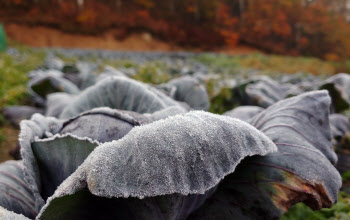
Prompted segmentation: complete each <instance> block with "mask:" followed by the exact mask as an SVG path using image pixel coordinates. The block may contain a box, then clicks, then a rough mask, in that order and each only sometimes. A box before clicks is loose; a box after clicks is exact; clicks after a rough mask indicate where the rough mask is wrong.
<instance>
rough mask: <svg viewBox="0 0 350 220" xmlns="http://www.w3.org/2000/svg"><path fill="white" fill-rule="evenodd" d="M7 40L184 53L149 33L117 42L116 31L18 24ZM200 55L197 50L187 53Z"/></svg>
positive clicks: (233, 51)
mask: <svg viewBox="0 0 350 220" xmlns="http://www.w3.org/2000/svg"><path fill="white" fill-rule="evenodd" d="M5 31H6V34H7V36H8V37H9V38H10V39H12V40H15V41H18V42H20V43H22V44H24V45H28V46H33V47H64V48H86V49H91V48H95V49H108V50H130V51H179V50H181V51H186V50H189V49H188V48H182V47H179V46H176V45H172V44H169V43H167V42H164V41H161V40H159V39H156V38H154V37H152V35H151V34H149V33H146V32H145V33H139V34H132V35H130V36H128V37H126V38H125V39H124V40H117V39H116V38H115V37H114V36H115V35H116V33H117V32H118V30H117V29H114V30H109V31H107V32H105V33H102V34H101V35H98V36H91V35H79V34H70V33H64V32H62V31H59V30H56V29H53V28H48V27H43V26H34V27H29V26H25V25H19V24H5ZM190 50H191V51H197V52H200V50H199V49H193V48H192V49H190ZM214 51H215V52H218V53H225V54H232V55H235V54H248V53H252V52H257V51H258V50H256V49H254V48H250V47H247V46H237V47H235V48H231V49H228V48H224V49H217V50H214Z"/></svg>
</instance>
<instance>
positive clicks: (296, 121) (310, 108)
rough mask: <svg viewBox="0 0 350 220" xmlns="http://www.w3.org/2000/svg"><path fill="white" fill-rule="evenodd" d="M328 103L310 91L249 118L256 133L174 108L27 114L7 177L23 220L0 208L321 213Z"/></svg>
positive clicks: (63, 212)
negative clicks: (297, 207)
mask: <svg viewBox="0 0 350 220" xmlns="http://www.w3.org/2000/svg"><path fill="white" fill-rule="evenodd" d="M329 104H330V99H329V96H328V94H327V92H324V91H320V92H311V93H306V94H303V95H300V96H296V97H294V98H290V99H286V100H283V101H280V102H277V103H276V104H274V105H272V106H271V107H269V108H268V109H266V110H262V111H261V109H259V112H260V113H257V114H256V115H255V116H253V118H252V119H251V120H249V121H250V122H251V123H252V125H254V126H255V127H256V128H258V129H260V130H261V131H259V130H257V129H256V128H254V127H253V126H251V125H249V124H248V123H245V122H243V121H240V120H238V119H233V118H231V117H227V116H219V115H215V114H211V113H207V112H202V111H192V112H189V113H182V112H181V111H183V109H182V108H177V107H178V105H175V106H170V107H169V108H165V109H162V110H160V111H158V112H155V113H152V114H150V113H145V114H140V113H137V112H132V111H124V110H116V109H109V108H97V109H92V110H90V111H86V112H83V113H81V114H79V115H78V116H75V117H72V118H70V119H64V120H62V119H56V118H53V117H44V116H42V115H40V114H35V115H34V116H33V117H32V119H31V120H26V121H23V122H22V123H21V129H22V131H21V135H20V143H21V147H22V149H21V153H22V156H23V164H24V172H23V173H18V174H16V175H18V177H17V178H16V179H18V180H20V179H24V180H25V181H26V182H25V184H20V185H21V187H20V188H19V189H21V190H24V189H26V190H27V193H29V194H28V196H27V197H28V199H30V201H29V200H28V201H27V200H24V202H26V203H27V202H28V204H31V209H32V211H33V212H29V210H27V209H23V207H21V209H17V208H13V207H16V206H14V205H12V204H16V203H18V202H19V201H18V200H17V199H16V198H14V197H11V198H10V199H9V198H6V202H7V203H4V202H3V201H5V199H4V197H3V195H0V206H2V207H4V208H6V209H7V210H8V211H13V212H15V213H17V214H23V215H25V216H27V217H29V218H33V217H36V218H39V219H52V218H57V219H65V218H67V219H96V218H103V219H110V218H121V219H229V218H238V219H262V218H266V217H268V218H278V217H280V216H281V215H282V214H283V212H285V211H286V210H287V209H288V208H289V207H290V206H291V205H293V204H295V203H296V202H299V201H302V202H305V203H306V204H307V205H309V206H310V207H311V208H313V209H320V208H322V207H329V206H331V205H332V204H333V203H334V202H335V201H336V197H337V193H338V190H339V188H340V185H341V178H340V175H339V173H338V172H337V170H336V169H335V168H334V166H333V165H332V163H335V161H336V156H335V154H334V152H333V151H332V148H331V146H332V145H331V138H330V134H331V132H330V127H329V119H328V116H329V112H328V107H329ZM179 113H180V114H179ZM169 115H175V116H171V117H167V116H169ZM162 118H163V119H162ZM164 118H165V119H164ZM263 133H265V134H263ZM315 137H318V138H315ZM276 150H278V151H277V152H276ZM20 163H22V162H20ZM305 164H308V165H307V166H304V165H305ZM2 167H4V169H7V168H6V163H5V164H2V165H0V170H1V168H2ZM20 175H22V176H20ZM1 178H5V180H6V178H7V177H6V176H4V177H2V173H1V172H0V182H1ZM22 182H24V181H22ZM252 183H255V184H256V186H255V187H252V186H251V184H252ZM22 187H26V188H24V189H22ZM28 190H29V191H28ZM276 193H278V194H281V195H285V196H283V197H279V196H278V194H276ZM22 200H23V199H22ZM29 202H30V203H29ZM235 204H240V205H239V206H236V205H235ZM255 210H260V211H259V212H257V211H255ZM0 211H1V210H0ZM2 212H5V213H6V214H5V215H15V214H14V213H10V212H7V211H6V210H5V211H4V210H3V211H2ZM28 212H29V213H28ZM17 217H18V219H20V218H24V217H23V216H20V215H18V216H17ZM17 217H16V218H17Z"/></svg>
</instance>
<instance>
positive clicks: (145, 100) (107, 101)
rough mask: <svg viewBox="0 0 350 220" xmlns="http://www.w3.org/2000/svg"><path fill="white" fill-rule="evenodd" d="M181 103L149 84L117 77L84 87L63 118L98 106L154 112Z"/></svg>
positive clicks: (63, 114) (67, 108) (63, 113)
mask: <svg viewBox="0 0 350 220" xmlns="http://www.w3.org/2000/svg"><path fill="white" fill-rule="evenodd" d="M173 105H178V103H177V102H176V101H174V100H172V99H171V98H170V97H167V96H166V95H165V94H162V93H161V92H159V91H156V90H155V89H153V88H151V87H149V86H147V85H146V84H143V83H140V82H137V81H135V80H132V79H129V78H125V77H113V78H108V79H106V80H102V81H100V82H98V83H97V84H96V85H94V86H91V87H90V88H88V89H86V90H84V91H83V92H82V93H81V94H80V95H79V96H78V97H77V99H76V100H75V101H74V102H73V103H72V104H70V105H68V106H67V107H66V108H65V109H64V111H63V112H62V114H61V115H60V117H61V118H69V117H74V116H77V115H79V113H81V112H84V111H87V110H90V109H92V108H96V107H103V106H105V107H110V108H114V109H121V110H128V111H134V112H138V113H153V112H156V111H159V110H161V109H164V108H166V107H169V106H173Z"/></svg>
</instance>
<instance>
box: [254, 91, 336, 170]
mask: <svg viewBox="0 0 350 220" xmlns="http://www.w3.org/2000/svg"><path fill="white" fill-rule="evenodd" d="M330 102H331V100H330V97H329V95H328V92H327V91H315V92H308V93H304V94H302V95H299V96H296V97H293V98H288V99H285V100H282V101H280V102H278V103H276V104H275V105H274V106H273V107H271V108H267V109H266V110H265V111H264V112H262V113H260V114H259V115H257V116H256V117H255V118H254V119H253V120H252V123H253V125H254V126H255V127H256V128H258V129H259V130H261V131H263V132H264V133H265V134H267V135H268V134H270V133H273V134H274V135H275V136H276V137H275V136H274V138H275V139H276V138H277V137H278V141H279V142H284V141H285V140H289V138H290V137H291V135H286V134H294V135H296V136H297V137H298V138H295V139H294V140H293V142H294V144H300V145H304V146H306V147H310V148H316V149H318V150H320V151H321V152H322V153H323V154H324V155H325V156H326V157H327V158H328V159H329V161H330V162H331V163H332V164H335V163H336V161H337V156H336V154H335V152H334V150H333V147H332V144H331V130H330V126H329V106H330ZM273 128H278V129H276V130H275V129H273ZM277 134H278V135H277ZM275 139H272V140H275Z"/></svg>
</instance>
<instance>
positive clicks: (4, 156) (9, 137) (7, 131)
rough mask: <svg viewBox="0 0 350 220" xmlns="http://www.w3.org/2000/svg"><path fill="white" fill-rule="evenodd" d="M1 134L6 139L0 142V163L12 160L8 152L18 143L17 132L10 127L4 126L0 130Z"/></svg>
mask: <svg viewBox="0 0 350 220" xmlns="http://www.w3.org/2000/svg"><path fill="white" fill-rule="evenodd" d="M0 129H1V134H2V135H3V136H4V137H6V138H5V140H3V141H2V142H0V163H1V162H3V161H6V160H13V157H11V156H10V154H9V152H10V150H12V149H13V148H15V147H16V144H17V142H18V135H19V130H18V129H16V128H14V127H12V126H11V125H5V126H3V127H1V128H0Z"/></svg>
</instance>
